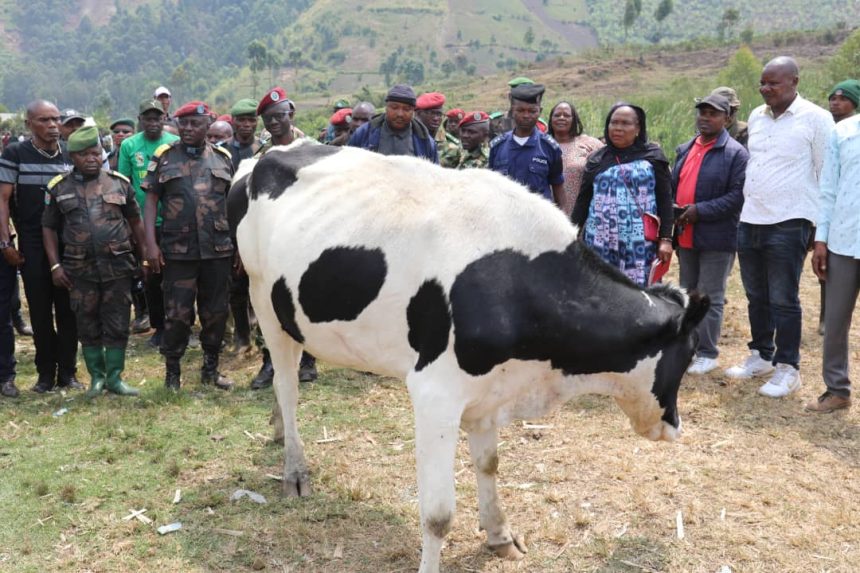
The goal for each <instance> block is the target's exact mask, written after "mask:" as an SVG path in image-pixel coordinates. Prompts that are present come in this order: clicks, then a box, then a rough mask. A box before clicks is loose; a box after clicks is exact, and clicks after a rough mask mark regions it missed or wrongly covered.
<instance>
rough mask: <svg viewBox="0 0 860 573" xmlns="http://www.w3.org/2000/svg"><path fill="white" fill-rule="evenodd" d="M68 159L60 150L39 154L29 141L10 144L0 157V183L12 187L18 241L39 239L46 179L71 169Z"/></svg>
mask: <svg viewBox="0 0 860 573" xmlns="http://www.w3.org/2000/svg"><path fill="white" fill-rule="evenodd" d="M71 169H72V165H71V161H70V160H69V159H68V157H67V155H66V153H65V148H63V153H59V154H57V156H56V157H54V158H48V157H45V156H44V155H42V154H41V153H39V152H38V151H37V150H36V148H35V147H34V146H33V142H32V141H30V140H27V141H24V142H23V143H17V142H16V143H13V144H11V145H9V146H8V147H7V148H6V149H4V150H3V155H2V156H0V183H10V184H12V185H14V186H15V194H14V196H13V202H12V204H11V205H10V208H11V211H12V219H13V220H14V221H15V227H16V229H17V230H18V234H19V235H20V236H21V239H22V240H26V238H31V239H34V240H35V239H38V240H39V241H40V242H41V240H42V238H41V237H42V211H44V210H45V193H46V191H47V186H48V182H49V181H50V180H51V179H53V178H54V177H56V176H57V175H59V174H61V173H65V172H67V171H71Z"/></svg>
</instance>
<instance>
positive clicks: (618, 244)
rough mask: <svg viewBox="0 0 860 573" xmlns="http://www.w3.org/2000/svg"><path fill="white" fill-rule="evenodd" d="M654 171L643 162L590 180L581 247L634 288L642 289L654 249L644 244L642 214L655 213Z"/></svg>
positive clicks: (620, 167)
mask: <svg viewBox="0 0 860 573" xmlns="http://www.w3.org/2000/svg"><path fill="white" fill-rule="evenodd" d="M655 186H656V179H655V177H654V168H653V166H652V165H651V163H650V162H648V161H647V160H645V159H639V160H637V161H632V162H630V163H622V164H619V165H613V166H611V167H609V168H608V169H606V170H604V171H602V172H600V173H598V174H597V175H596V176H595V178H594V197H593V198H592V200H591V206H590V207H589V208H588V219H586V221H585V233H584V240H585V243H586V244H587V245H588V246H589V247H591V248H592V249H593V250H594V251H595V252H596V253H597V254H598V255H600V258H602V259H603V260H604V261H606V262H608V263H609V264H611V265H613V266H615V267H617V268H618V269H619V270H620V271H621V272H622V273H624V274H625V275H627V276H628V277H629V278H630V279H631V280H632V281H633V282H635V283H636V284H638V285H641V286H643V287H644V286H646V285H647V281H648V273H649V270H650V267H651V263H652V262H653V261H654V258H655V257H656V256H657V246H656V245H655V244H654V243H653V242H651V241H646V240H645V229H644V227H643V224H642V213H643V212H647V213H654V214H656V212H657V199H656V195H655V192H654V189H655Z"/></svg>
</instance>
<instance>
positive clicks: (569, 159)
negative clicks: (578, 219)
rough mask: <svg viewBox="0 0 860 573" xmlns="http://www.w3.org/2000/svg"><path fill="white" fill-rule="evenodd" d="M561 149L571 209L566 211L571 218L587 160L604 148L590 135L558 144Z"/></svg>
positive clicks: (565, 192) (566, 190) (566, 192)
mask: <svg viewBox="0 0 860 573" xmlns="http://www.w3.org/2000/svg"><path fill="white" fill-rule="evenodd" d="M558 146H559V147H561V161H562V163H563V164H564V184H563V188H564V194H565V195H567V201H568V203H567V204H568V205H569V207H568V208H566V209H565V210H564V213H565V215H568V216H570V211H571V209H573V204H574V203H576V196H577V195H579V188H580V186H581V185H582V175H583V173H585V160H586V159H587V158H588V156H589V155H590V154H591V152H592V151H595V150H596V149H600V148H601V147H603V142H601V141H600V140H599V139H597V138H595V137H591V136H590V135H578V136H577V137H575V138H574V139H573V141H568V142H567V143H561V142H558Z"/></svg>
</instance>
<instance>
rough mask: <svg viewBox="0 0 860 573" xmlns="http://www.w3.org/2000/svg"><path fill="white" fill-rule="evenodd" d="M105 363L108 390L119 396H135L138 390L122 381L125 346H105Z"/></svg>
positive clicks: (138, 392)
mask: <svg viewBox="0 0 860 573" xmlns="http://www.w3.org/2000/svg"><path fill="white" fill-rule="evenodd" d="M105 364H106V365H107V381H106V382H105V386H107V389H108V392H113V393H114V394H119V395H120V396H137V395H138V394H140V391H139V390H138V389H137V388H132V387H131V386H128V385H127V384H126V383H125V382H123V381H122V378H121V376H122V371H123V370H125V348H105Z"/></svg>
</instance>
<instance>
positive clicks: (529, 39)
mask: <svg viewBox="0 0 860 573" xmlns="http://www.w3.org/2000/svg"><path fill="white" fill-rule="evenodd" d="M534 41H535V31H534V30H532V27H531V26H529V29H528V30H526V33H525V35H524V36H523V42H525V43H526V46H529V47H531V45H532V44H533V43H534Z"/></svg>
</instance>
